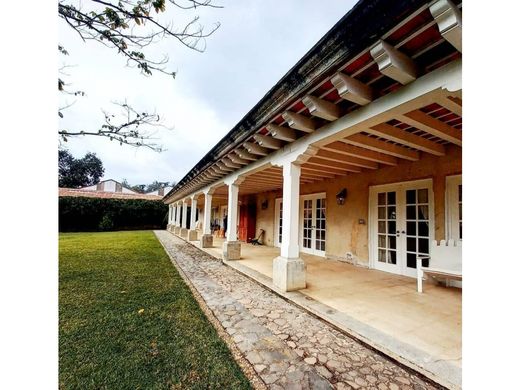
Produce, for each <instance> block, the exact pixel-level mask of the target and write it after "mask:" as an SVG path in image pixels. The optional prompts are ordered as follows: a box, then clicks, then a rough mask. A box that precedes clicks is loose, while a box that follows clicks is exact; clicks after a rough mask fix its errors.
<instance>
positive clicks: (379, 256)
mask: <svg viewBox="0 0 520 390" xmlns="http://www.w3.org/2000/svg"><path fill="white" fill-rule="evenodd" d="M377 261H380V262H381V263H386V250H385V249H379V250H378V251H377Z"/></svg>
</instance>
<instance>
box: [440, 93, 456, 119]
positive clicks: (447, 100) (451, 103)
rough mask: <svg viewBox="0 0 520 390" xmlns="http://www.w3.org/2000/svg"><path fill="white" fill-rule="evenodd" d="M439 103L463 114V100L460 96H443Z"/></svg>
mask: <svg viewBox="0 0 520 390" xmlns="http://www.w3.org/2000/svg"><path fill="white" fill-rule="evenodd" d="M437 103H439V104H440V105H441V106H443V107H444V108H446V109H448V110H450V111H451V112H453V113H454V114H457V115H458V116H462V100H461V99H460V98H458V97H455V96H442V97H440V98H439V99H438V101H437Z"/></svg>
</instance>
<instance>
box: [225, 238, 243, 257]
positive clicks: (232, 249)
mask: <svg viewBox="0 0 520 390" xmlns="http://www.w3.org/2000/svg"><path fill="white" fill-rule="evenodd" d="M222 258H223V259H224V260H226V261H227V260H240V241H224V243H223V244H222Z"/></svg>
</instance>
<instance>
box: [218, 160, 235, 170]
mask: <svg viewBox="0 0 520 390" xmlns="http://www.w3.org/2000/svg"><path fill="white" fill-rule="evenodd" d="M215 165H216V166H217V167H219V168H220V170H221V171H222V172H233V168H230V167H227V166H226V165H224V163H223V162H222V161H217V162H216V163H215Z"/></svg>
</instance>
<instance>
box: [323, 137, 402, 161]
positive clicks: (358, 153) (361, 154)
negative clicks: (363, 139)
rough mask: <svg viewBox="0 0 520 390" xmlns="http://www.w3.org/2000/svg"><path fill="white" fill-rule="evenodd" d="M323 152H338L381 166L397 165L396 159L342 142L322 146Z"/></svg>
mask: <svg viewBox="0 0 520 390" xmlns="http://www.w3.org/2000/svg"><path fill="white" fill-rule="evenodd" d="M321 149H323V150H330V151H332V152H338V153H341V154H344V155H346V156H353V157H358V158H362V159H365V160H369V161H374V162H377V163H381V164H386V165H392V166H395V165H397V158H395V157H393V156H389V155H388V154H383V153H379V152H375V151H373V150H368V149H364V148H360V147H358V146H354V145H347V144H345V143H344V142H340V141H335V142H332V143H330V144H328V145H326V146H322V147H321Z"/></svg>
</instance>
